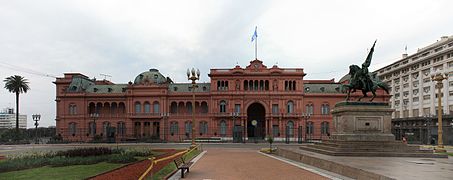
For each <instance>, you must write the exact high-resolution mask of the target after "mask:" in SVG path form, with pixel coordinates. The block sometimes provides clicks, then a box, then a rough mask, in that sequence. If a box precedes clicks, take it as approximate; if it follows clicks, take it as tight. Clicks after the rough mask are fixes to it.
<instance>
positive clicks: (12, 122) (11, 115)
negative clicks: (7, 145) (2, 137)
mask: <svg viewBox="0 0 453 180" xmlns="http://www.w3.org/2000/svg"><path fill="white" fill-rule="evenodd" d="M11 128H16V113H15V112H14V109H13V108H5V109H3V111H1V112H0V129H11ZM19 128H21V129H26V128H27V115H22V114H21V115H19Z"/></svg>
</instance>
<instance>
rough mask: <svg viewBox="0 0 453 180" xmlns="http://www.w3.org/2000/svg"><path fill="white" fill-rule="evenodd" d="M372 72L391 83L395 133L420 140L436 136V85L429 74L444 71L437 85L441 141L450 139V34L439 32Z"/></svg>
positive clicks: (452, 109) (452, 104) (452, 78)
mask: <svg viewBox="0 0 453 180" xmlns="http://www.w3.org/2000/svg"><path fill="white" fill-rule="evenodd" d="M374 73H375V74H377V76H378V77H379V78H380V79H381V80H382V81H383V82H386V83H387V84H388V85H389V86H390V87H391V92H390V94H391V95H392V97H391V99H390V103H391V107H392V108H393V109H395V111H394V113H393V115H392V125H393V128H394V129H393V131H394V133H395V135H396V137H397V138H401V137H402V136H403V135H405V136H406V137H407V136H409V138H412V140H413V141H420V142H421V143H429V142H430V140H431V138H432V137H434V138H436V137H437V104H438V100H437V96H438V89H436V81H432V77H433V76H434V75H437V74H439V73H441V74H442V75H444V76H445V75H446V76H447V77H448V78H447V79H446V80H444V81H443V87H442V88H441V97H442V107H443V108H442V112H443V113H442V114H443V117H444V118H443V129H444V143H445V144H452V143H453V136H452V134H451V133H452V126H453V36H442V37H441V38H440V40H437V42H435V43H433V44H431V45H428V46H426V47H423V48H420V49H419V50H418V51H417V52H416V53H415V54H411V55H407V54H403V55H402V58H401V59H400V60H397V61H396V62H394V63H392V64H390V65H388V66H385V67H383V68H381V69H378V70H377V71H375V72H374Z"/></svg>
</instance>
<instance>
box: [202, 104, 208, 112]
mask: <svg viewBox="0 0 453 180" xmlns="http://www.w3.org/2000/svg"><path fill="white" fill-rule="evenodd" d="M201 113H203V114H206V113H208V103H207V102H205V101H203V102H201Z"/></svg>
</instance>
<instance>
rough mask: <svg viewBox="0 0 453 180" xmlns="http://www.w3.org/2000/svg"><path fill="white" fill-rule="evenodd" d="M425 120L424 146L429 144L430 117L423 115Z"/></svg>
mask: <svg viewBox="0 0 453 180" xmlns="http://www.w3.org/2000/svg"><path fill="white" fill-rule="evenodd" d="M423 117H424V118H425V126H426V135H427V137H426V138H427V141H426V144H430V142H431V115H428V114H425V115H423Z"/></svg>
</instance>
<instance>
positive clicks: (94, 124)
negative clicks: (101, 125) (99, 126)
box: [90, 113, 99, 140]
mask: <svg viewBox="0 0 453 180" xmlns="http://www.w3.org/2000/svg"><path fill="white" fill-rule="evenodd" d="M90 117H91V118H93V127H92V128H93V140H94V138H95V136H96V119H97V118H99V113H91V114H90ZM90 133H91V132H90Z"/></svg>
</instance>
